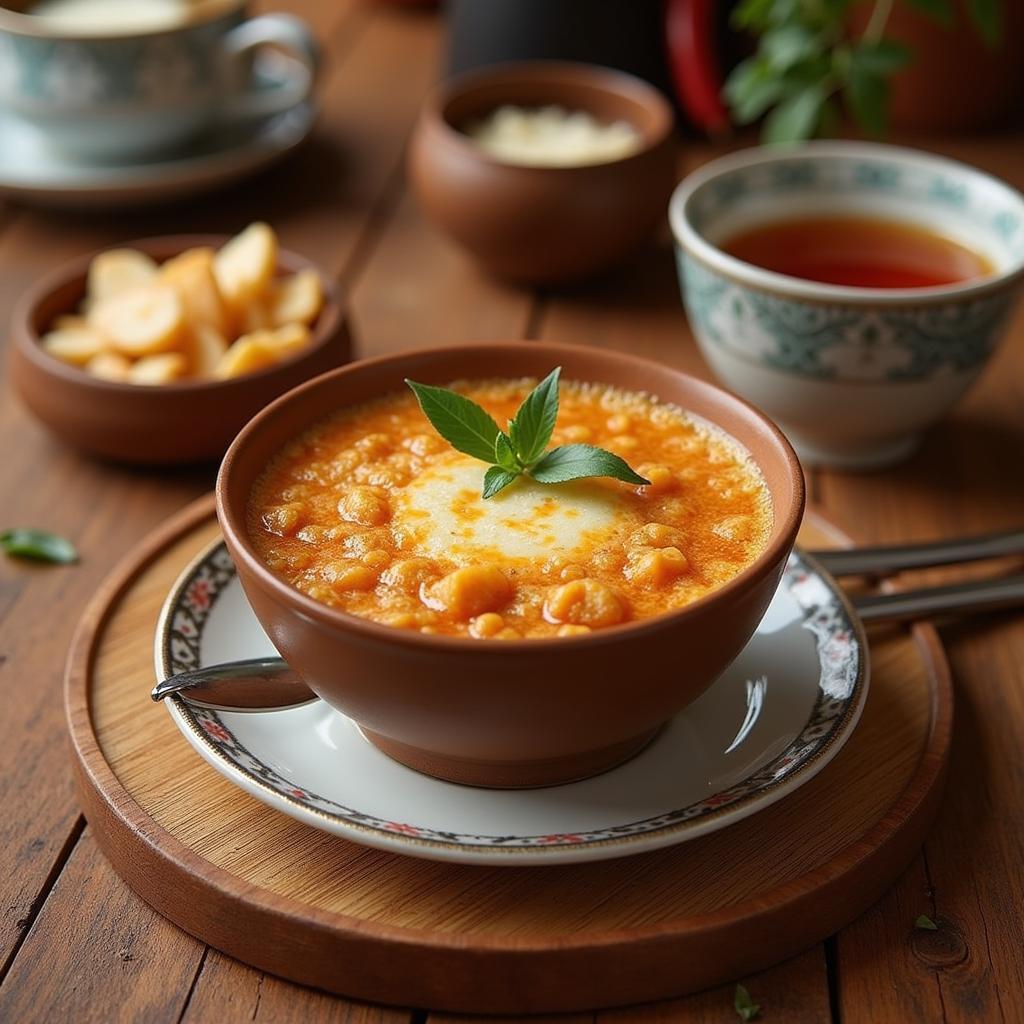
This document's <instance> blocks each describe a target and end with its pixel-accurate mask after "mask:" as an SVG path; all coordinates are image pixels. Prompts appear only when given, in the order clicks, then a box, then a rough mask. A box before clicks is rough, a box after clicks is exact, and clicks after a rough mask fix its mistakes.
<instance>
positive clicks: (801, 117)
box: [763, 83, 828, 143]
mask: <svg viewBox="0 0 1024 1024" xmlns="http://www.w3.org/2000/svg"><path fill="white" fill-rule="evenodd" d="M827 98H828V91H827V90H826V88H825V86H824V85H823V84H821V83H818V84H816V85H811V86H808V87H807V88H806V89H804V90H802V91H801V92H798V93H795V94H794V95H792V96H790V97H789V99H787V100H783V101H782V103H780V104H779V105H778V106H777V107H776V108H775V109H774V110H773V111H772V112H771V113H770V114H769V115H768V117H767V119H766V120H765V123H764V131H763V137H764V141H765V142H773V143H779V142H799V141H801V140H802V139H809V138H810V137H811V136H812V135H814V134H815V131H816V130H817V127H818V122H819V120H820V119H821V110H822V107H823V106H824V105H825V100H826V99H827Z"/></svg>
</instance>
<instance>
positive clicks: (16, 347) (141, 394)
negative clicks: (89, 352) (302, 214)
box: [10, 235, 351, 465]
mask: <svg viewBox="0 0 1024 1024" xmlns="http://www.w3.org/2000/svg"><path fill="white" fill-rule="evenodd" d="M228 237H229V236H228V235H173V236H168V237H164V238H149V239H143V240H140V241H136V242H128V243H126V245H127V246H129V247H131V248H133V249H140V250H142V251H143V252H145V253H147V254H148V255H150V256H152V257H153V258H154V259H155V260H157V261H162V260H166V259H170V258H171V257H172V256H176V255H177V254H178V253H180V252H183V251H184V250H185V249H189V248H192V247H193V246H200V245H208V246H213V247H214V248H219V247H220V246H221V245H223V244H224V243H225V242H226V241H227V240H228ZM95 255H96V254H95V253H90V254H89V255H88V256H82V257H80V258H79V259H76V260H73V261H72V262H71V263H68V264H66V265H65V266H63V267H60V268H58V269H57V270H55V271H53V272H52V273H51V274H49V275H47V276H46V277H44V278H43V279H42V280H41V281H40V282H39V283H38V284H36V285H35V286H34V287H32V288H30V289H29V290H28V291H27V292H26V293H25V295H24V296H23V297H22V299H21V301H20V302H19V303H18V305H17V306H16V307H15V309H14V313H13V315H12V317H11V334H12V339H11V340H12V344H11V353H10V369H11V380H12V383H13V385H14V388H15V390H16V391H17V392H18V394H19V395H20V397H21V399H22V401H23V402H24V403H25V405H26V406H28V408H29V410H30V411H31V412H32V413H33V415H34V416H35V417H36V418H37V419H38V420H39V421H40V422H41V423H43V424H44V426H46V427H47V428H49V429H50V430H51V431H52V432H53V433H54V434H56V435H57V437H59V438H60V439H61V440H62V441H66V442H67V443H68V444H70V445H72V446H74V447H75V448H80V449H82V450H83V451H85V452H88V453H89V454H92V455H98V456H101V457H102V458H106V459H112V460H116V461H119V462H130V463H135V464H147V465H166V464H170V463H187V462H198V461H201V460H206V459H216V458H220V456H221V455H223V454H224V451H225V449H226V448H227V446H228V445H229V444H230V443H231V440H232V438H233V437H234V436H235V434H236V433H238V431H239V429H240V428H241V427H242V426H243V425H244V424H245V423H246V422H247V421H248V420H249V419H251V418H252V417H253V416H254V415H255V414H256V413H257V412H259V410H260V409H262V408H263V407H264V406H265V405H266V404H267V403H268V402H270V401H272V400H273V399H275V398H277V397H278V396H279V395H282V394H284V392H286V391H288V390H289V389H290V388H293V387H295V386H296V385H297V384H301V383H302V382H303V381H305V380H309V378H310V377H315V376H316V375H317V374H320V373H324V372H325V371H327V370H331V369H334V368H335V367H337V366H340V365H342V364H343V363H346V362H348V360H349V358H350V357H351V339H350V337H349V332H348V327H347V325H346V323H345V320H344V317H343V314H342V309H341V306H340V303H339V299H338V297H337V295H335V294H334V293H333V291H332V290H331V288H330V283H329V279H328V278H327V277H326V276H325V275H321V276H323V278H324V285H325V289H326V299H325V303H324V308H323V309H322V310H321V312H320V315H319V317H318V318H317V321H316V323H315V324H314V326H313V337H312V341H311V343H310V345H309V346H308V347H307V348H305V349H303V350H302V351H301V352H298V353H296V354H295V355H294V356H293V357H292V358H291V359H288V360H286V361H284V362H282V363H279V364H278V365H277V366H272V367H270V368H268V369H266V370H260V371H258V372H256V373H250V374H246V375H245V376H244V377H237V378H234V379H232V380H183V381H180V382H177V383H174V384H167V385H163V386H159V387H149V386H142V385H138V384H122V383H118V382H116V381H108V380H101V379H100V378H98V377H93V376H91V375H90V374H88V373H86V372H85V371H84V370H81V369H79V368H77V367H75V366H70V365H69V364H67V363H63V362H61V361H60V360H59V359H55V358H54V357H53V356H51V355H48V354H47V353H46V352H45V351H44V350H43V349H42V348H41V347H40V345H39V339H40V336H41V335H42V334H43V333H45V332H46V330H47V329H48V328H49V326H50V324H52V323H53V321H54V319H55V318H56V317H58V316H60V315H61V314H64V313H73V312H74V311H75V310H76V309H77V308H78V305H79V303H80V302H81V301H82V299H83V297H84V296H85V286H86V275H87V273H88V269H89V263H90V262H91V260H92V258H93V256H95ZM309 266H312V264H311V263H310V261H309V260H307V259H305V258H304V257H302V256H299V255H297V254H295V253H292V252H286V251H284V250H281V251H280V252H279V254H278V270H279V271H280V272H282V273H287V274H292V273H295V271H297V270H301V269H303V268H305V267H309Z"/></svg>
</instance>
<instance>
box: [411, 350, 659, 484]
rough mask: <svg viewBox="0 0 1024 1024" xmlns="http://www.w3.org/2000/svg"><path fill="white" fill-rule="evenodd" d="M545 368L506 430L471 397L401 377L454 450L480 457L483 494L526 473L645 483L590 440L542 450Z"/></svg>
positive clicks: (550, 394)
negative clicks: (487, 466)
mask: <svg viewBox="0 0 1024 1024" xmlns="http://www.w3.org/2000/svg"><path fill="white" fill-rule="evenodd" d="M561 372H562V368H561V367H560V366H559V367H556V368H555V369H554V370H552V371H551V373H549V374H548V375H547V376H546V377H545V378H544V379H543V380H542V381H541V382H540V383H539V384H538V385H537V386H536V387H535V388H534V389H533V390H532V391H531V392H530V393H529V394H528V395H527V396H526V398H525V399H524V401H523V404H522V405H521V406H519V409H518V410H517V411H516V414H515V416H513V417H512V419H511V420H509V423H508V430H507V431H504V430H502V429H501V428H500V427H499V426H498V424H497V423H495V422H494V419H493V417H491V415H490V414H489V413H488V412H487V411H486V410H485V409H482V408H480V406H479V405H477V404H476V402H474V401H472V400H470V399H468V398H466V396H465V395H460V394H458V393H457V392H455V391H450V390H448V388H438V387H433V386H431V385H429V384H418V383H417V382H416V381H414V380H408V379H406V382H405V383H406V384H408V385H409V387H410V388H411V389H412V392H413V394H414V395H415V396H416V400H417V401H418V402H419V404H420V408H421V409H422V410H423V415H424V416H426V417H427V419H428V420H430V424H431V426H433V428H434V429H435V430H436V431H437V432H438V433H439V434H440V435H441V436H442V437H443V438H444V439H445V440H446V441H447V442H448V443H449V444H450V445H451V446H452V447H453V448H454V449H455V450H456V451H460V452H462V453H463V454H464V455H470V456H472V457H473V458H474V459H479V460H480V461H481V462H486V463H487V464H488V465H489V466H490V468H489V469H488V470H487V472H486V473H485V474H484V487H483V496H484V498H493V497H494V495H496V494H497V493H498V492H499V491H502V490H504V489H505V488H506V487H508V485H509V484H511V483H512V482H513V481H514V480H516V479H517V478H518V477H520V476H522V475H524V474H525V475H527V476H529V477H532V479H534V480H536V481H537V483H540V484H561V483H566V482H567V481H569V480H581V479H583V478H585V477H595V476H608V477H612V478H613V479H615V480H622V481H624V482H625V483H628V484H639V485H642V484H649V483H650V480H646V479H644V477H642V476H640V474H639V473H636V472H634V471H633V470H632V469H631V468H630V466H629V463H627V462H626V460H625V459H622V458H619V456H618V455H615V454H614V453H613V452H609V451H605V449H604V448H596V447H595V446H594V445H591V444H567V445H562V446H561V447H559V448H552V449H551V450H550V451H548V450H547V447H548V444H549V442H550V441H551V435H552V433H553V432H554V429H555V421H556V420H557V419H558V378H559V375H560V374H561Z"/></svg>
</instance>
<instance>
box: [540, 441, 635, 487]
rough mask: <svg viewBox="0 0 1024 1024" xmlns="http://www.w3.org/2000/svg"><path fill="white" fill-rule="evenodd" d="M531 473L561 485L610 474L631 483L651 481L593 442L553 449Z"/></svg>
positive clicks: (547, 481) (544, 480) (548, 482)
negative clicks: (595, 445) (568, 481)
mask: <svg viewBox="0 0 1024 1024" xmlns="http://www.w3.org/2000/svg"><path fill="white" fill-rule="evenodd" d="M530 476H532V477H533V479H534V480H536V481H537V482H538V483H541V484H562V483H565V482H566V481H567V480H579V479H581V478H583V477H588V476H610V477H613V478H614V479H616V480H623V481H625V482H626V483H628V484H649V483H650V482H651V481H650V480H645V479H644V478H643V477H642V476H640V474H639V473H634V472H633V470H632V469H630V468H629V464H628V463H627V462H626V461H625V459H620V458H619V456H618V455H614V454H612V452H608V451H605V450H604V449H603V448H595V447H594V446H593V445H592V444H566V445H562V447H561V448H552V449H551V451H549V452H548V453H547V455H545V456H544V458H542V459H541V460H540V462H538V463H537V464H536V465H535V466H534V467H533V469H531V470H530Z"/></svg>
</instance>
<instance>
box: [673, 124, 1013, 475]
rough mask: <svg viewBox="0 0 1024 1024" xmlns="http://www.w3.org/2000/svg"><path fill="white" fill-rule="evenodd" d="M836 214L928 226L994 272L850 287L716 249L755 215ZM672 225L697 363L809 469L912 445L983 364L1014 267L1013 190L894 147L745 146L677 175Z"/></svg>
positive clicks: (852, 463)
mask: <svg viewBox="0 0 1024 1024" xmlns="http://www.w3.org/2000/svg"><path fill="white" fill-rule="evenodd" d="M837 215H838V216H867V217H873V218H882V219H887V220H893V221H900V222H903V223H907V224H912V225H916V226H919V227H923V228H926V229H928V230H930V231H933V232H936V233H938V234H940V235H943V236H945V237H947V238H951V239H952V240H954V241H956V242H959V243H960V244H961V245H964V246H966V247H967V248H969V249H971V250H973V251H974V252H977V253H979V254H981V255H982V256H984V257H985V258H986V259H987V260H988V262H989V263H990V264H991V265H992V267H993V268H994V273H992V274H991V275H989V276H986V277H979V278H975V279H971V280H965V281H962V282H958V283H956V284H952V285H943V286H939V287H932V288H900V289H889V288H885V289H882V288H855V287H845V286H838V285H831V284H821V283H818V282H814V281H808V280H804V279H802V278H795V277H789V276H786V275H784V274H777V273H773V272H771V271H768V270H764V269H762V268H760V267H757V266H754V265H752V264H749V263H745V262H743V261H741V260H739V259H736V258H735V257H733V256H730V255H728V254H727V253H726V252H724V251H723V250H722V248H720V246H721V244H722V243H723V242H724V241H726V240H728V239H729V238H730V237H733V236H735V235H736V234H737V233H739V232H741V231H745V230H747V229H750V228H754V227H758V226H761V225H764V224H768V223H772V222H778V221H785V220H791V219H797V218H800V217H813V216H837ZM670 220H671V225H672V232H673V235H674V236H675V241H676V252H677V257H678V264H679V275H680V283H681V287H682V292H683V298H684V301H685V304H686V309H687V313H688V315H689V320H690V325H691V327H692V329H693V332H694V334H695V336H696V338H697V343H698V345H699V346H700V348H701V351H702V352H703V354H704V357H705V358H706V359H707V361H708V363H709V364H710V365H711V367H712V369H713V370H714V372H715V373H716V374H717V375H718V377H720V378H721V380H722V381H724V383H725V384H726V385H727V386H728V387H730V388H731V389H732V390H734V391H736V392H738V393H739V394H740V395H742V396H743V397H745V398H747V399H749V400H750V401H751V402H753V403H754V404H755V405H758V406H760V407H761V408H762V409H763V410H764V411H765V412H767V413H768V414H769V415H770V416H771V417H772V418H773V419H774V420H775V421H776V422H777V423H778V424H779V425H780V426H781V427H782V429H783V430H784V431H785V432H786V434H787V436H788V437H789V440H790V441H791V442H792V443H793V445H794V447H795V448H796V450H797V452H798V453H799V454H800V456H801V458H802V459H803V460H804V461H805V462H808V463H810V464H819V465H829V466H835V467H840V468H843V467H846V468H871V467H874V466H881V465H886V464H889V463H893V462H896V461H898V460H900V459H901V458H904V457H905V456H907V455H908V454H909V453H910V452H911V451H913V449H914V447H915V446H916V445H917V443H918V441H919V439H920V437H921V434H922V432H923V431H924V430H925V429H926V428H927V427H928V426H929V425H930V424H932V423H934V422H935V421H936V420H938V419H939V418H941V417H942V416H943V415H944V414H945V413H946V412H948V410H949V409H950V408H951V407H952V406H953V405H954V403H955V402H956V401H957V400H958V399H959V398H960V396H961V395H962V394H963V393H964V392H965V391H966V390H967V388H968V387H970V385H971V384H972V383H973V382H974V381H975V380H976V379H977V377H978V376H979V374H980V373H981V371H982V369H983V368H984V366H985V363H986V362H987V361H988V359H989V356H990V355H991V354H992V352H993V350H994V349H995V347H996V346H997V344H998V343H999V341H1000V338H1001V337H1002V335H1003V333H1004V328H1005V327H1006V324H1007V320H1008V315H1009V312H1010V309H1011V307H1012V303H1013V300H1014V298H1015V294H1016V292H1017V290H1018V285H1019V283H1020V281H1021V278H1022V275H1024V197H1022V196H1021V194H1020V193H1019V192H1017V191H1016V190H1015V189H1013V188H1011V187H1010V186H1009V185H1007V184H1005V183H1003V182H1001V181H999V180H997V179H995V178H993V177H991V176H989V175H987V174H984V173H983V172H981V171H979V170H976V169H974V168H972V167H968V166H966V165H964V164H960V163H957V162H955V161H952V160H947V159H944V158H942V157H938V156H933V155H931V154H928V153H923V152H918V151H916V150H911V149H903V148H900V147H896V146H885V145H879V144H874V143H862V142H811V143H807V144H804V145H801V146H796V147H785V148H782V147H780V148H770V149H769V148H757V149H749V150H744V151H742V152H739V153H735V154H733V155H731V156H727V157H724V158H722V159H719V160H715V161H713V162H712V163H709V164H707V165H705V166H704V167H703V168H701V169H700V170H698V171H697V172H696V173H694V174H692V175H690V176H689V177H687V178H686V179H685V180H684V181H683V182H682V183H681V184H680V185H679V186H678V187H677V189H676V191H675V193H674V194H673V197H672V201H671V204H670Z"/></svg>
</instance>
